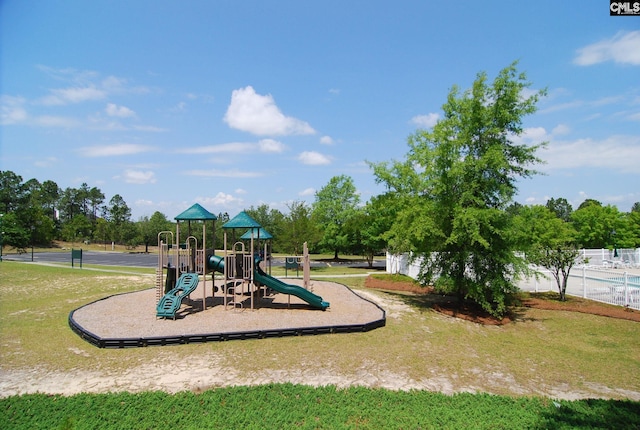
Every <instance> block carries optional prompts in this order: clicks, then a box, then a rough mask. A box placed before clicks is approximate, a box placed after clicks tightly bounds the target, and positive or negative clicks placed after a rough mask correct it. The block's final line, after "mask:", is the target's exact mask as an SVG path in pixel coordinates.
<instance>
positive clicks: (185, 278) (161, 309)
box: [156, 273, 199, 319]
mask: <svg viewBox="0 0 640 430" xmlns="http://www.w3.org/2000/svg"><path fill="white" fill-rule="evenodd" d="M198 281H199V278H198V274H197V273H183V274H182V275H180V278H178V282H176V286H175V288H173V289H172V290H171V291H169V292H168V293H167V294H165V295H164V296H162V298H161V299H160V301H159V302H158V306H157V307H156V316H157V317H164V318H174V319H175V317H176V312H178V309H180V305H181V304H182V299H184V298H185V297H187V296H188V295H189V294H191V293H193V291H194V290H195V289H196V287H197V286H198Z"/></svg>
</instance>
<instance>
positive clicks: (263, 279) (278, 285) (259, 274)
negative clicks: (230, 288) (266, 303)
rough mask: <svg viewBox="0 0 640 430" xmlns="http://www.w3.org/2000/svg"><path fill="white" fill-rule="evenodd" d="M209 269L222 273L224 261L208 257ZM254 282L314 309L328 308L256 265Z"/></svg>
mask: <svg viewBox="0 0 640 430" xmlns="http://www.w3.org/2000/svg"><path fill="white" fill-rule="evenodd" d="M209 269H212V270H216V271H218V272H221V273H224V259H223V258H222V257H219V256H217V255H211V256H210V257H209ZM254 280H255V281H257V282H259V283H261V284H263V285H266V286H267V287H269V288H271V289H273V290H275V291H277V292H279V293H284V294H291V295H293V296H296V297H299V298H301V299H302V300H304V301H305V302H307V303H309V304H310V305H311V306H313V307H314V308H319V309H322V310H325V309H327V308H328V307H329V303H328V302H325V301H324V300H322V297H320V296H318V295H316V294H313V293H312V292H310V291H307V290H305V289H304V288H302V287H298V286H297V285H291V284H285V283H284V282H282V281H281V280H279V279H276V278H274V277H273V276H269V275H267V274H266V273H265V272H264V271H263V270H262V269H261V268H260V266H258V265H257V264H256V269H255V273H254Z"/></svg>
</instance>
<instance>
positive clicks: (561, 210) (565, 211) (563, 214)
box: [545, 197, 573, 221]
mask: <svg viewBox="0 0 640 430" xmlns="http://www.w3.org/2000/svg"><path fill="white" fill-rule="evenodd" d="M545 206H546V207H547V209H549V210H550V211H551V212H553V213H554V214H556V216H557V217H558V218H560V219H561V220H563V221H569V220H570V219H571V213H572V212H573V208H572V207H571V204H570V203H569V202H568V201H567V199H565V198H564V197H560V198H557V199H556V198H553V197H552V198H550V199H549V200H547V203H546V205H545Z"/></svg>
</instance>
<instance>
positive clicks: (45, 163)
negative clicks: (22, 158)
mask: <svg viewBox="0 0 640 430" xmlns="http://www.w3.org/2000/svg"><path fill="white" fill-rule="evenodd" d="M57 162H58V159H57V158H56V157H46V158H43V159H42V160H38V161H36V162H35V163H33V164H34V165H35V166H36V167H42V168H45V167H52V166H53V165H54V164H56V163H57Z"/></svg>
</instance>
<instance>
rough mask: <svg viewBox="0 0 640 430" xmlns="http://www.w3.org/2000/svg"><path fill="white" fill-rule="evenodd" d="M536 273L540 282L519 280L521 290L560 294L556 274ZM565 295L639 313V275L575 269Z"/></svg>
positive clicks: (571, 273)
mask: <svg viewBox="0 0 640 430" xmlns="http://www.w3.org/2000/svg"><path fill="white" fill-rule="evenodd" d="M537 270H538V273H539V274H540V275H539V276H538V278H537V279H536V278H535V277H531V278H528V279H525V280H523V281H520V282H519V283H518V287H519V288H520V289H521V290H523V291H535V292H541V291H556V292H557V291H558V285H557V284H556V280H555V278H554V277H553V275H552V274H551V273H550V272H549V271H548V270H547V269H542V268H538V269H537ZM566 294H567V295H570V296H577V297H582V298H585V299H590V300H596V301H598V302H603V303H609V304H612V305H618V306H628V307H630V308H633V309H637V310H640V274H639V273H630V272H628V271H626V270H615V269H612V270H607V269H600V268H598V269H596V268H592V267H588V266H580V267H575V268H573V269H572V270H571V272H570V273H569V279H568V280H567V290H566Z"/></svg>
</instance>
